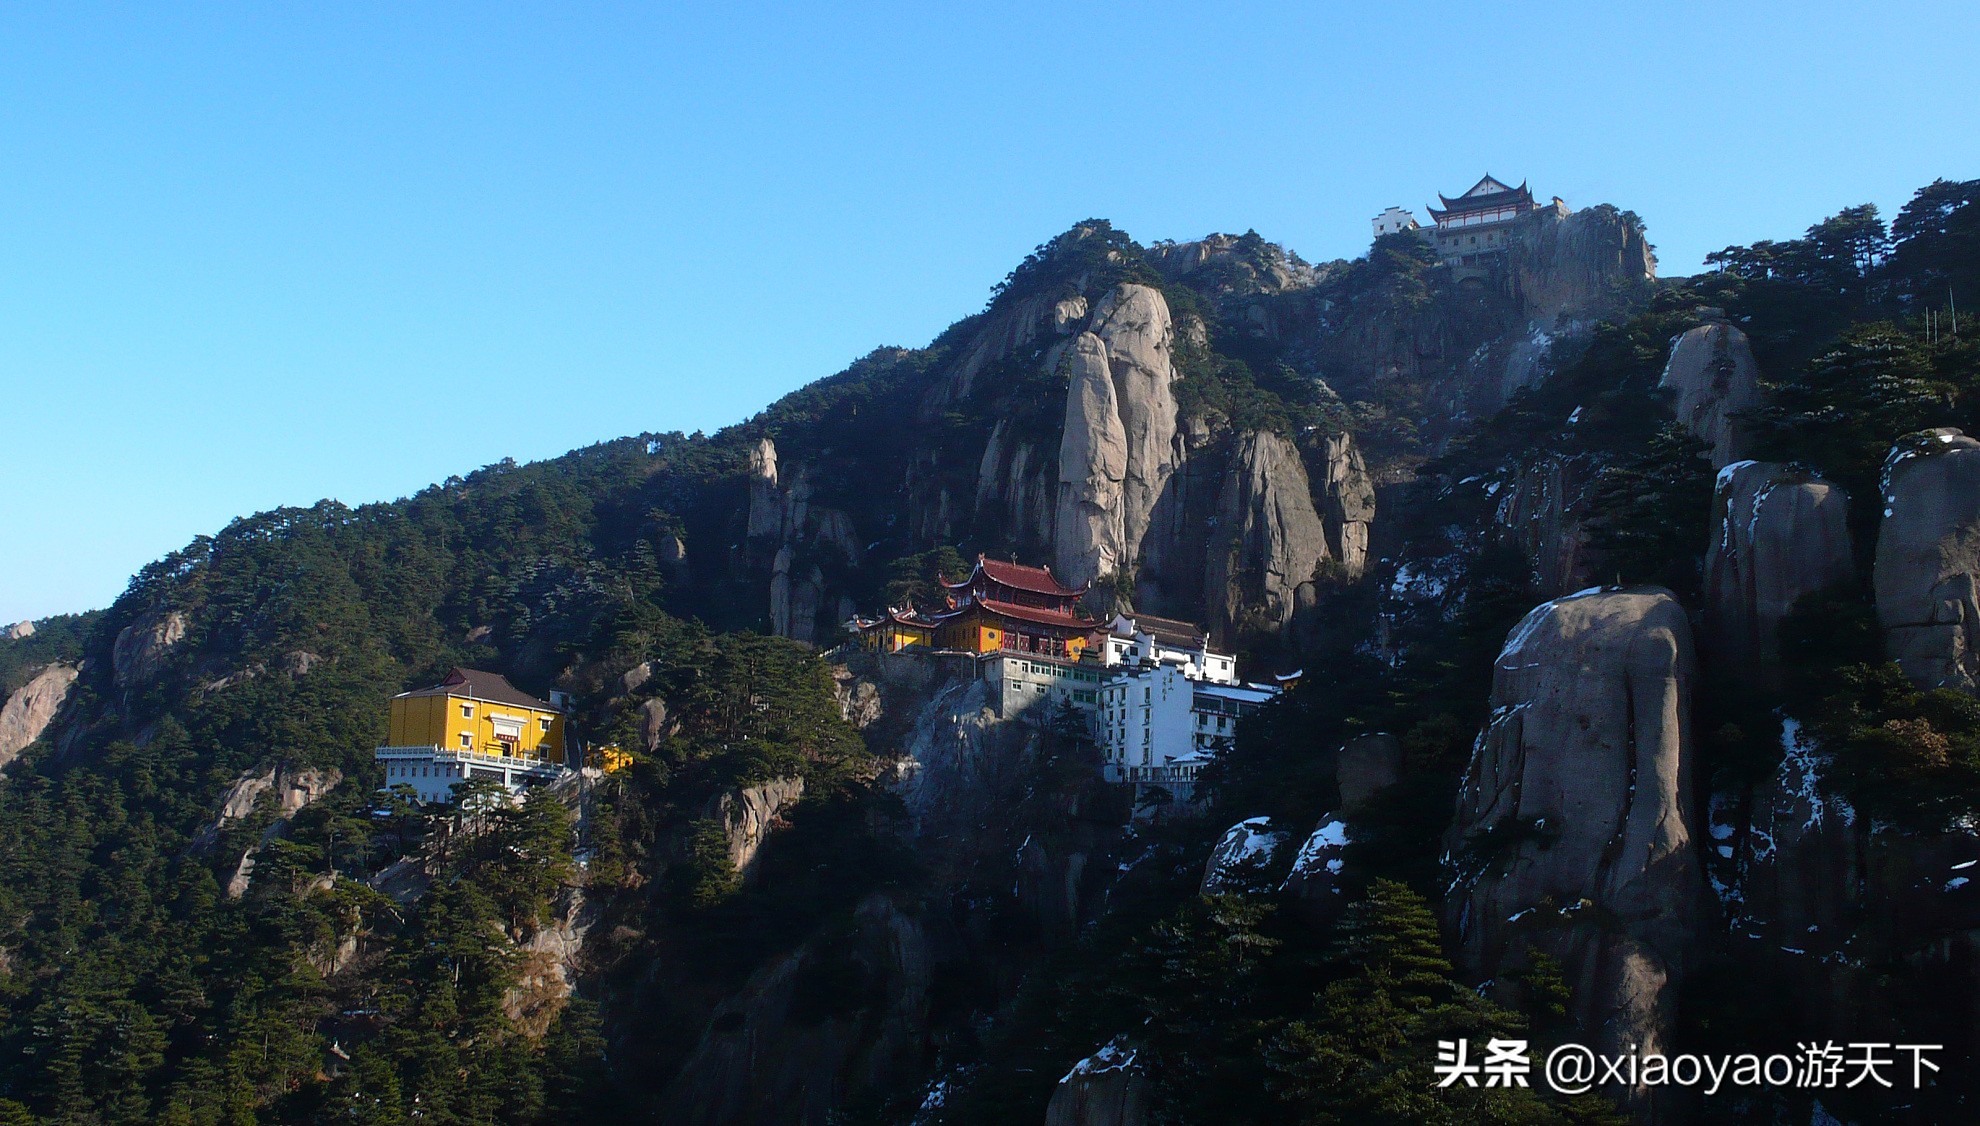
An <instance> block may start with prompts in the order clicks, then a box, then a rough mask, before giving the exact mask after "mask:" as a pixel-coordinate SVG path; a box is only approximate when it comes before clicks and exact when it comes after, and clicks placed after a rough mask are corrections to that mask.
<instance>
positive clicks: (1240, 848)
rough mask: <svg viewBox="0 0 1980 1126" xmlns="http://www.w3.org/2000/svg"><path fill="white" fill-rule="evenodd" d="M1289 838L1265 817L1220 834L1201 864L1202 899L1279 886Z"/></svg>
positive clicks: (1200, 888) (1251, 820) (1199, 887)
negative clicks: (1209, 896) (1207, 857)
mask: <svg viewBox="0 0 1980 1126" xmlns="http://www.w3.org/2000/svg"><path fill="white" fill-rule="evenodd" d="M1291 843H1292V836H1291V834H1289V833H1287V832H1285V831H1284V830H1283V829H1278V828H1275V827H1273V825H1272V819H1271V818H1269V817H1251V818H1247V819H1245V820H1243V821H1240V822H1238V823H1237V824H1235V825H1233V826H1231V827H1230V828H1229V829H1226V830H1224V835H1223V836H1222V837H1221V838H1219V839H1218V841H1217V844H1216V847H1214V848H1212V849H1211V850H1210V857H1209V859H1208V860H1205V861H1204V863H1203V880H1202V882H1201V883H1200V884H1198V885H1197V891H1198V892H1199V893H1201V894H1203V895H1224V894H1227V893H1231V892H1258V891H1264V890H1267V889H1268V888H1270V887H1272V886H1273V885H1274V884H1277V883H1279V882H1280V880H1281V878H1282V875H1281V871H1282V869H1283V868H1284V861H1285V856H1284V854H1285V851H1286V846H1287V845H1289V844H1291Z"/></svg>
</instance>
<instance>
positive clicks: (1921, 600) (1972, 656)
mask: <svg viewBox="0 0 1980 1126" xmlns="http://www.w3.org/2000/svg"><path fill="white" fill-rule="evenodd" d="M1883 490H1884V519H1883V523H1882V525H1881V527H1880V529H1879V532H1878V535H1877V562H1876V570H1875V575H1874V579H1875V584H1876V591H1877V618H1878V620H1879V622H1880V623H1881V624H1882V625H1883V628H1884V645H1885V651H1886V652H1887V653H1888V654H1889V656H1890V658H1891V660H1893V661H1896V662H1897V663H1898V667H1900V668H1902V669H1903V670H1904V673H1905V675H1906V676H1907V677H1909V678H1911V680H1912V682H1913V683H1915V684H1917V685H1919V686H1920V687H1924V688H1956V689H1958V690H1960V691H1962V692H1967V693H1972V692H1974V691H1975V689H1976V688H1980V442H1976V441H1974V440H1973V439H1972V438H1969V437H1967V436H1966V435H1964V434H1962V433H1960V432H1959V431H1957V430H1952V429H1938V430H1925V431H1921V432H1919V433H1917V434H1912V435H1908V436H1907V437H1905V438H1903V439H1901V440H1899V441H1898V443H1897V444H1896V446H1894V447H1893V448H1892V450H1891V453H1890V456H1889V457H1888V458H1887V459H1885V462H1884V474H1883Z"/></svg>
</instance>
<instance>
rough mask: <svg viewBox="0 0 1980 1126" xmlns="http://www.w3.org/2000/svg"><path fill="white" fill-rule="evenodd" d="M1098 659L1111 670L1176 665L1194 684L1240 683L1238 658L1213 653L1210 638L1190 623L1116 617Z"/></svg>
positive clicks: (1103, 636) (1150, 617) (1139, 616)
mask: <svg viewBox="0 0 1980 1126" xmlns="http://www.w3.org/2000/svg"><path fill="white" fill-rule="evenodd" d="M1095 655H1096V656H1097V657H1098V658H1099V660H1100V663H1101V664H1103V665H1106V666H1108V667H1109V668H1113V667H1117V666H1121V665H1138V664H1166V665H1176V666H1179V667H1180V668H1181V669H1182V670H1183V675H1184V676H1187V677H1189V678H1190V679H1191V680H1208V681H1212V682H1215V683H1217V684H1236V683H1237V658H1236V657H1233V656H1231V655H1230V654H1228V653H1216V652H1212V651H1211V649H1210V635H1209V634H1207V633H1204V632H1203V631H1202V630H1200V629H1197V628H1196V627H1195V626H1193V625H1191V624H1189V623H1188V622H1179V621H1176V620H1175V619H1173V618H1157V617H1155V616H1154V615H1152V614H1137V615H1135V616H1134V617H1132V618H1130V617H1128V616H1126V615H1124V614H1116V615H1115V616H1114V620H1113V621H1111V622H1108V623H1107V628H1106V631H1105V632H1104V633H1102V634H1101V636H1100V639H1099V644H1098V645H1097V646H1096V648H1095Z"/></svg>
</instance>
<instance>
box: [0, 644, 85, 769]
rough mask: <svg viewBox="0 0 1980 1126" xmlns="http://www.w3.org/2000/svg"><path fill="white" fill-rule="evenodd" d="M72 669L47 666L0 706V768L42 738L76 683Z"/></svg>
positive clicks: (62, 666) (68, 666)
mask: <svg viewBox="0 0 1980 1126" xmlns="http://www.w3.org/2000/svg"><path fill="white" fill-rule="evenodd" d="M76 671H77V670H76V668H75V666H73V665H49V666H48V667H47V668H45V669H42V670H41V671H40V672H39V673H36V674H35V677H34V679H33V680H30V681H28V682H27V683H26V684H23V685H21V687H20V690H19V691H17V692H15V693H14V694H13V695H12V696H9V697H7V702H6V704H5V705H4V706H0V766H5V765H7V764H8V763H10V762H12V761H14V756H16V755H18V754H20V753H21V751H23V750H24V749H26V748H27V745H28V744H30V743H32V742H34V741H35V740H36V739H39V738H41V733H42V732H44V731H46V730H48V725H49V724H50V723H51V722H53V721H54V719H55V713H56V712H58V711H60V710H61V708H62V701H64V700H66V699H68V698H69V689H70V688H73V687H74V686H75V683H76Z"/></svg>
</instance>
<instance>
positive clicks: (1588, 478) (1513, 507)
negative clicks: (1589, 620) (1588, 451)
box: [1494, 455, 1596, 594]
mask: <svg viewBox="0 0 1980 1126" xmlns="http://www.w3.org/2000/svg"><path fill="white" fill-rule="evenodd" d="M1594 479H1595V469H1594V467H1593V466H1591V465H1590V464H1589V463H1588V460H1587V459H1586V458H1569V457H1560V456H1558V455H1555V456H1548V457H1544V458H1541V459H1540V460H1538V461H1535V462H1533V463H1531V464H1529V465H1527V466H1525V467H1523V468H1522V469H1521V470H1520V471H1519V474H1518V475H1517V476H1516V477H1514V478H1513V479H1512V480H1511V481H1508V482H1507V483H1506V487H1505V489H1504V491H1503V493H1502V494H1501V496H1500V497H1499V507H1498V511H1497V513H1496V514H1495V516H1494V524H1495V525H1496V527H1497V528H1498V534H1499V535H1501V536H1503V537H1504V538H1505V539H1506V540H1507V542H1510V543H1512V544H1513V545H1515V546H1516V547H1518V548H1519V550H1520V552H1521V554H1523V555H1525V556H1526V558H1527V562H1528V564H1529V565H1530V566H1531V567H1532V568H1533V586H1534V589H1535V590H1537V591H1538V592H1540V593H1542V594H1566V593H1568V592H1569V591H1572V590H1579V589H1581V588H1582V587H1583V586H1586V585H1587V583H1588V578H1589V575H1590V572H1591V571H1592V570H1593V568H1594V566H1595V564H1596V560H1595V558H1594V556H1595V552H1594V551H1593V549H1591V548H1590V547H1589V545H1588V532H1587V530H1586V529H1585V528H1584V527H1583V526H1582V521H1583V520H1584V519H1586V517H1587V515H1588V489H1589V485H1590V484H1591V483H1592V482H1593V481H1594Z"/></svg>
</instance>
